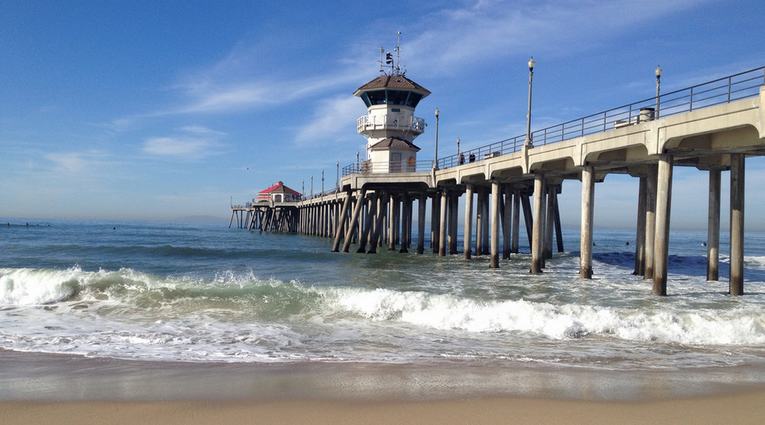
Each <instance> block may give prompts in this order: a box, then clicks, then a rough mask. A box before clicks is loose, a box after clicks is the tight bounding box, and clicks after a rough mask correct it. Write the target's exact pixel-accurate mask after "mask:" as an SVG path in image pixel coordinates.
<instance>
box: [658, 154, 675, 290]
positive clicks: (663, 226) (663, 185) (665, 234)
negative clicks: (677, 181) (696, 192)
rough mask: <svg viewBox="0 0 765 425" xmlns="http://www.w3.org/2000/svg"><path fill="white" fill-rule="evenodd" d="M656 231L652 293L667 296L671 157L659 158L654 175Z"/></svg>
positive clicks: (666, 155) (662, 156)
mask: <svg viewBox="0 0 765 425" xmlns="http://www.w3.org/2000/svg"><path fill="white" fill-rule="evenodd" d="M656 176H657V177H656V231H655V236H654V238H655V239H654V246H653V251H654V258H653V293H654V294H656V295H667V260H668V255H669V221H670V220H669V217H670V211H671V207H672V155H668V154H663V155H661V156H660V157H659V167H658V173H657V175H656Z"/></svg>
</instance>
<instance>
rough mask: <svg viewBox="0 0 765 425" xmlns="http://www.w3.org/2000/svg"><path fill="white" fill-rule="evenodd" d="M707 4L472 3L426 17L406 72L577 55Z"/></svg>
mask: <svg viewBox="0 0 765 425" xmlns="http://www.w3.org/2000/svg"><path fill="white" fill-rule="evenodd" d="M705 1H706V0H678V1H672V2H667V1H650V0H648V1H643V2H634V1H629V0H624V1H609V2H603V1H563V2H561V1H541V2H521V3H520V4H519V3H518V2H507V1H477V2H475V3H473V4H471V5H469V6H467V7H460V8H453V9H445V10H442V11H440V12H437V13H434V14H432V15H430V16H427V17H425V18H424V19H425V22H423V23H421V24H420V25H419V27H422V28H427V29H426V30H424V31H422V32H419V33H415V35H414V37H413V38H412V39H411V41H409V42H406V43H405V44H404V48H405V49H406V51H407V58H411V59H409V60H408V64H409V67H410V68H413V69H416V70H417V72H418V74H420V73H423V72H425V73H428V72H430V73H434V72H435V73H443V72H446V73H454V72H455V70H459V69H460V68H461V67H464V66H469V65H473V64H476V63H480V62H487V61H494V60H498V59H502V58H507V57H510V56H513V55H529V54H531V53H536V54H539V53H543V52H544V53H549V54H556V55H559V54H566V55H571V54H576V53H578V52H580V51H582V50H584V49H586V48H588V46H590V45H592V44H593V43H597V42H599V41H602V40H606V39H608V38H609V37H611V36H613V35H614V34H617V33H620V32H622V31H624V30H627V29H630V28H634V27H636V26H638V25H639V24H641V23H644V22H646V21H649V20H651V19H655V18H658V17H661V16H664V15H667V14H669V13H672V12H677V11H680V10H683V9H687V8H689V7H692V6H695V5H698V4H700V3H703V2H705Z"/></svg>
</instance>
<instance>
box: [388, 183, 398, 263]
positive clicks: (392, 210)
mask: <svg viewBox="0 0 765 425" xmlns="http://www.w3.org/2000/svg"><path fill="white" fill-rule="evenodd" d="M396 203H397V199H396V195H394V194H392V193H391V195H390V204H389V205H388V250H389V251H393V250H395V249H396Z"/></svg>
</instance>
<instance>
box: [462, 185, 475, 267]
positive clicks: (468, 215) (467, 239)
mask: <svg viewBox="0 0 765 425" xmlns="http://www.w3.org/2000/svg"><path fill="white" fill-rule="evenodd" d="M472 231H473V185H472V184H468V185H467V186H466V187H465V228H464V229H463V230H462V233H463V235H462V237H463V241H462V244H463V251H464V252H465V259H466V260H469V259H470V256H471V251H472V249H471V247H470V245H471V243H472V240H471V239H472Z"/></svg>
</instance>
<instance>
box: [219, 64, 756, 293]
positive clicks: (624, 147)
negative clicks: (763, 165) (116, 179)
mask: <svg viewBox="0 0 765 425" xmlns="http://www.w3.org/2000/svg"><path fill="white" fill-rule="evenodd" d="M764 82H765V67H763V68H757V69H754V70H749V71H746V72H743V73H739V74H735V75H731V76H728V77H724V78H721V79H716V80H713V81H710V82H707V83H704V84H699V85H696V86H693V87H689V88H686V89H682V90H677V91H673V92H671V93H665V94H663V95H661V96H660V97H656V98H650V99H646V100H642V101H639V102H635V103H632V104H628V105H624V106H620V107H618V108H613V109H610V110H607V111H603V112H600V113H597V114H592V115H589V116H586V117H582V118H579V119H576V120H572V121H569V122H566V123H562V124H559V125H556V126H552V127H548V128H545V129H541V130H537V131H534V132H533V133H532V134H531V137H530V140H531V141H532V143H533V144H528V143H525V141H526V140H527V139H529V138H527V137H526V135H525V134H524V135H520V136H518V137H515V138H511V139H506V140H503V141H500V142H497V143H493V144H490V145H487V146H482V147H480V148H477V149H474V150H471V151H465V152H460V153H458V154H457V155H453V156H449V157H445V158H440V159H439V160H438V161H437V164H432V166H431V167H429V168H424V169H423V168H420V167H416V169H414V170H412V169H409V170H406V171H405V172H391V171H390V167H389V166H387V165H386V167H384V168H385V170H386V171H385V172H379V173H378V172H375V170H378V169H382V167H380V166H378V164H365V165H362V166H358V165H352V166H349V167H346V169H344V172H343V176H342V178H341V181H340V184H339V188H338V189H337V190H334V191H332V192H331V193H324V194H320V195H319V196H315V197H312V198H311V199H305V200H302V201H299V202H294V203H289V205H268V206H266V207H259V206H252V207H251V208H249V209H242V210H233V209H232V223H233V220H234V218H236V220H237V223H238V225H239V227H242V224H241V223H245V224H246V226H245V227H248V228H250V229H254V228H257V229H259V230H267V231H283V232H284V231H289V232H297V233H300V234H304V235H314V236H320V237H325V238H328V239H331V241H332V243H331V249H332V251H335V252H337V251H340V250H342V251H343V252H350V250H351V246H352V245H353V244H357V247H356V249H355V252H357V253H369V254H373V253H375V252H377V250H378V249H380V248H381V247H387V249H389V250H398V251H399V252H402V253H405V252H409V250H410V249H411V248H412V245H413V243H414V244H415V245H416V252H417V253H418V254H423V253H424V252H425V246H424V245H425V239H426V232H430V235H429V239H430V241H431V247H432V252H433V253H434V254H436V255H439V256H446V255H456V254H458V249H457V231H458V223H457V221H458V205H459V200H460V198H464V200H463V205H464V223H463V224H462V225H463V229H464V230H463V234H464V241H463V247H462V249H463V255H464V257H465V258H466V259H468V260H469V259H471V258H473V257H474V256H484V255H488V256H489V259H490V261H489V264H490V266H491V267H493V268H496V267H500V266H501V261H500V255H501V258H505V259H506V258H508V257H509V256H510V254H511V253H517V252H518V248H519V230H520V223H521V220H523V222H524V223H525V227H526V234H527V235H528V236H529V245H530V247H531V260H530V265H529V270H530V272H531V273H542V272H543V271H544V269H545V267H546V263H547V262H548V260H550V259H551V258H552V257H553V251H554V250H557V251H558V252H562V251H563V248H564V247H563V235H562V234H561V226H560V214H559V209H558V200H557V196H558V194H560V193H561V190H562V185H563V183H564V182H565V181H566V180H573V179H576V180H580V181H581V183H582V185H581V209H582V213H581V227H580V232H581V235H580V247H579V252H580V263H579V275H580V276H581V278H583V279H590V278H591V277H592V273H593V270H592V245H593V242H592V234H593V228H594V226H595V223H594V220H593V217H594V211H595V208H596V205H595V196H594V195H595V190H596V188H597V187H598V186H599V185H601V184H603V182H604V180H605V178H606V176H607V175H609V174H615V173H616V174H627V175H630V176H632V177H634V178H637V179H639V182H640V183H639V190H638V193H636V194H635V197H636V199H637V201H638V202H637V205H638V220H637V223H636V229H635V254H636V255H635V268H634V273H635V274H637V275H640V276H643V277H645V279H650V280H652V282H653V292H654V293H655V294H656V295H666V294H667V273H668V261H667V260H668V249H669V240H670V224H671V223H670V210H671V204H672V176H673V169H674V167H677V166H683V167H694V168H696V169H698V170H699V171H701V172H703V173H706V174H708V180H709V193H708V196H709V228H708V233H709V236H708V251H707V252H708V261H707V263H708V264H707V279H709V280H717V279H718V276H719V274H718V268H719V233H720V189H721V177H720V173H721V171H729V172H730V182H729V184H730V192H731V196H730V208H729V213H730V222H731V228H730V246H731V252H730V264H731V268H730V278H729V291H730V294H731V295H742V294H743V293H744V268H743V261H744V237H745V233H744V188H745V185H744V184H745V178H744V177H745V176H744V174H745V171H744V170H745V167H744V165H745V160H746V157H748V156H759V155H763V154H765V110H763V109H762V107H761V105H763V103H765V88H763V83H764ZM659 108H660V109H659ZM466 158H467V161H466ZM415 202H416V209H415V207H414V205H415ZM261 208H263V209H261ZM426 210H429V211H430V223H431V226H430V229H426V228H425V216H426ZM277 211H279V212H278V213H277ZM415 211H416V214H417V220H416V221H417V229H416V232H413V226H412V223H413V222H414V221H413V215H414V212H415ZM237 214H238V215H237ZM240 216H241V218H240ZM248 217H249V218H248ZM264 217H266V218H264ZM268 217H270V218H268ZM276 217H278V218H276ZM263 223H266V225H265V226H264V225H263ZM553 242H555V244H553Z"/></svg>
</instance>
